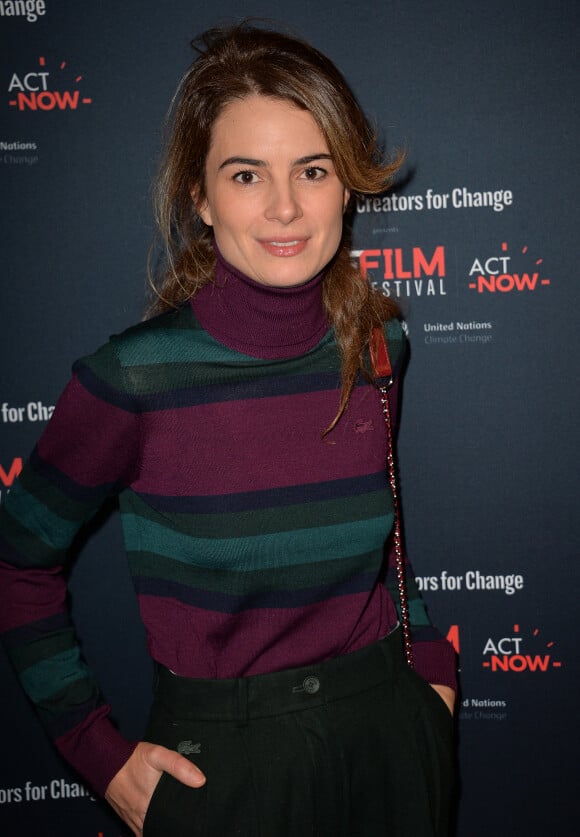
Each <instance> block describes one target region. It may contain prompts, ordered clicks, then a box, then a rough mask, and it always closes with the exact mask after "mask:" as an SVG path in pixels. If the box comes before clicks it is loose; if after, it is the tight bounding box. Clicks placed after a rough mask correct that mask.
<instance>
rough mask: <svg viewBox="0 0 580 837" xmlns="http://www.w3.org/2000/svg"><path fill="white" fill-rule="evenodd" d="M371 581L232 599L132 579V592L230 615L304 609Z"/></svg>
mask: <svg viewBox="0 0 580 837" xmlns="http://www.w3.org/2000/svg"><path fill="white" fill-rule="evenodd" d="M375 580H376V573H361V574H360V575H356V576H353V577H352V578H348V579H345V580H344V581H343V582H341V583H340V584H325V585H318V586H317V587H305V588H303V589H300V590H272V591H270V590H269V591H268V592H264V593H255V594H253V595H251V596H248V595H247V594H244V595H241V596H235V595H231V594H227V593H220V592H217V591H213V590H201V589H199V588H196V587H186V586H184V585H183V584H179V583H178V582H176V581H167V580H165V579H152V578H143V577H139V576H134V577H133V581H134V583H135V589H136V590H137V595H139V596H160V597H163V598H168V599H176V600H177V601H179V602H183V603H184V604H188V605H191V606H192V607H198V608H200V609H202V610H205V611H214V612H218V613H232V614H233V613H241V612H242V611H244V610H257V609H260V608H294V607H307V606H308V605H312V604H316V603H317V602H324V601H329V600H330V599H333V598H337V597H339V596H348V595H352V594H354V593H364V592H367V591H369V590H370V589H371V588H372V586H373V584H374V582H375Z"/></svg>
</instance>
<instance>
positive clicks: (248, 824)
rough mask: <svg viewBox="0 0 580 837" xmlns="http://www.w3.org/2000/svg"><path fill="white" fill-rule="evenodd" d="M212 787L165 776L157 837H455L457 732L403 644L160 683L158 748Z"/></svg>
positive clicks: (148, 835) (152, 809)
mask: <svg viewBox="0 0 580 837" xmlns="http://www.w3.org/2000/svg"><path fill="white" fill-rule="evenodd" d="M145 739H146V740H147V741H152V742H154V743H157V744H163V745H164V746H166V747H170V748H172V749H175V750H177V751H179V752H181V753H183V754H184V755H185V756H186V757H187V758H189V759H191V760H192V761H193V762H194V763H195V764H197V765H198V766H199V767H200V768H201V769H202V770H203V772H204V773H205V775H206V777H207V782H206V784H205V785H204V786H203V787H202V788H197V789H194V788H189V787H186V786H184V785H182V784H181V783H179V782H178V781H176V780H175V779H173V778H172V777H171V776H169V775H167V774H163V775H162V777H161V779H160V781H159V784H158V785H157V788H156V790H155V792H154V794H153V797H152V799H151V803H150V805H149V809H148V811H147V816H146V818H145V824H144V829H143V834H144V837H234V835H236V837H448V828H449V825H448V823H449V807H450V798H451V792H452V785H453V773H454V768H453V761H454V760H453V740H452V739H453V720H452V718H451V714H450V713H449V710H448V709H447V707H446V706H445V704H444V703H443V701H442V700H441V698H440V697H439V695H437V693H436V692H435V691H434V690H433V689H432V688H431V687H430V686H429V685H428V684H427V683H426V682H425V681H424V680H422V679H421V678H420V677H419V676H418V675H417V674H415V673H414V672H413V671H412V670H410V669H409V668H408V666H407V665H406V663H405V661H404V658H403V653H402V648H401V637H400V631H399V630H397V631H395V632H393V633H392V634H390V635H389V636H388V637H386V638H385V639H383V640H381V641H379V642H377V643H375V644H373V645H371V646H369V647H367V648H363V649H362V650H360V651H355V652H354V653H352V654H348V655H346V656H344V657H338V658H336V659H334V660H330V661H328V662H324V663H321V664H318V665H313V666H308V667H306V668H301V669H290V670H287V671H282V672H276V673H274V674H265V675H257V676H254V677H244V678H240V679H239V680H199V679H189V678H183V677H177V676H176V675H173V674H172V673H171V672H169V671H167V670H166V669H162V668H160V669H159V670H158V673H157V685H156V694H155V700H154V704H153V708H152V711H151V717H150V721H149V724H148V728H147V733H146V736H145Z"/></svg>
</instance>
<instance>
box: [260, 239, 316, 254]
mask: <svg viewBox="0 0 580 837" xmlns="http://www.w3.org/2000/svg"><path fill="white" fill-rule="evenodd" d="M307 243H308V239H307V238H292V239H270V240H264V239H259V244H260V245H261V246H262V247H263V248H264V250H265V251H266V252H267V253H268V254H269V255H270V256H278V257H282V258H286V257H290V256H298V255H300V253H302V252H303V250H304V248H305V247H306V245H307Z"/></svg>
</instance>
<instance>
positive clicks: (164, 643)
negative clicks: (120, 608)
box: [0, 261, 454, 794]
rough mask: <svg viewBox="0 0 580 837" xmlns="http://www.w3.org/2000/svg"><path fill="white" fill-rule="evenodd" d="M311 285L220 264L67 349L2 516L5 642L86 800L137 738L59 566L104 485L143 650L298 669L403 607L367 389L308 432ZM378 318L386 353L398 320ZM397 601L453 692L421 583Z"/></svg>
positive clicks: (331, 370)
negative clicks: (113, 498) (55, 399)
mask: <svg viewBox="0 0 580 837" xmlns="http://www.w3.org/2000/svg"><path fill="white" fill-rule="evenodd" d="M320 282H321V277H316V279H314V280H312V281H311V282H310V283H309V284H308V285H307V286H303V287H301V288H292V289H272V288H264V287H263V286H258V285H257V284H256V283H254V282H252V281H251V280H248V279H246V277H244V276H242V275H241V274H238V273H237V272H236V271H235V270H233V269H232V268H231V267H229V266H228V265H226V264H225V263H222V262H221V261H220V263H219V265H218V274H217V282H216V284H215V285H211V286H208V287H207V288H204V289H203V290H202V291H201V292H200V293H199V294H198V296H196V297H195V298H194V301H193V303H192V304H187V305H185V306H183V307H181V308H179V309H178V310H176V311H172V312H169V313H165V314H162V315H160V316H158V317H157V318H155V319H153V320H150V321H148V322H146V323H143V324H140V325H138V326H136V327H134V328H132V329H129V330H128V331H126V332H125V333H123V334H121V335H118V336H115V337H113V338H111V340H110V341H109V342H108V343H107V344H106V345H105V346H104V347H103V348H101V349H100V350H99V351H97V352H96V353H95V354H94V355H91V356H90V357H87V358H84V359H83V360H81V361H79V362H77V363H76V364H75V366H74V370H73V371H74V376H73V379H72V381H71V382H70V383H69V385H68V387H67V388H66V390H65V392H64V393H63V395H62V397H61V399H60V401H59V403H58V406H57V409H56V411H55V413H54V416H53V418H52V419H51V421H50V422H49V425H48V427H47V429H46V430H45V432H44V434H43V436H42V438H41V439H40V441H39V443H38V445H37V447H36V448H35V450H34V452H33V454H32V456H31V458H30V460H29V462H28V463H27V465H26V466H25V467H24V469H23V471H22V474H21V476H20V479H19V481H18V482H17V484H16V485H15V486H14V488H13V489H12V491H11V492H10V494H9V496H8V498H7V500H6V502H5V504H4V506H3V508H2V510H1V511H0V555H1V556H2V561H1V562H0V590H1V591H2V592H1V598H2V602H1V606H0V631H2V634H3V641H4V644H5V647H6V648H7V650H8V653H9V655H10V657H11V658H12V661H13V663H14V665H15V667H16V669H17V671H18V673H19V676H20V678H21V681H22V684H23V686H24V689H25V691H26V692H27V693H28V695H29V696H30V698H31V699H32V701H33V702H34V703H35V704H36V707H37V709H38V711H39V713H40V717H41V720H42V721H43V723H44V724H45V726H46V728H47V729H48V731H49V734H50V735H51V736H52V738H53V739H54V740H55V742H56V745H57V747H58V748H59V750H60V751H61V753H62V754H63V755H64V757H65V758H66V759H67V760H68V761H69V762H70V763H71V764H72V765H73V766H74V767H76V768H77V770H79V772H80V773H81V774H82V775H83V776H84V777H85V778H86V779H87V781H88V782H89V783H90V784H91V785H92V786H93V787H94V788H95V790H96V791H97V792H98V793H100V794H103V793H104V791H105V789H106V787H107V785H108V783H109V781H110V780H111V778H112V777H113V776H114V775H115V773H116V772H117V771H118V770H119V769H120V767H121V766H122V765H123V763H124V762H125V761H126V759H127V758H128V757H129V755H130V754H131V752H132V750H133V747H134V744H132V743H130V742H128V741H126V740H125V739H124V738H123V737H122V735H121V734H120V733H119V732H118V731H117V730H116V728H115V727H114V726H113V724H112V723H111V721H110V719H109V711H110V710H109V707H108V706H107V705H106V703H105V702H104V700H103V698H102V697H101V695H100V693H99V690H98V687H97V685H96V683H95V682H94V680H93V678H92V676H91V674H90V672H89V671H88V669H87V666H86V664H85V663H84V661H83V659H82V657H81V655H80V651H79V646H78V644H77V640H76V637H75V633H74V628H73V626H72V625H71V623H70V618H69V615H68V612H67V609H66V602H65V599H66V585H65V581H64V578H63V574H62V566H63V563H64V560H65V555H66V552H67V549H68V547H69V546H70V544H71V541H72V540H73V538H74V537H75V534H76V533H77V531H78V530H79V528H80V527H81V526H82V525H83V523H85V522H86V521H87V520H89V519H90V518H91V517H92V515H93V514H94V513H95V512H96V510H97V509H98V508H99V506H100V505H101V504H102V502H103V501H104V499H105V498H106V497H107V496H109V495H111V494H118V496H119V503H120V509H121V520H122V526H123V532H124V538H125V544H126V549H127V554H128V560H129V568H130V572H131V575H132V578H133V582H134V586H135V590H136V594H137V596H138V601H139V606H140V612H141V616H142V619H143V622H144V625H145V629H146V634H147V640H148V646H149V650H150V653H151V656H152V657H153V658H154V659H155V660H157V661H158V662H160V663H161V664H163V665H164V666H167V667H168V668H170V669H172V670H173V671H175V672H177V673H178V674H181V675H184V676H189V677H206V678H207V677H209V678H224V677H226V678H227V677H238V676H245V675H252V674H260V673H263V672H269V671H275V670H279V669H282V668H290V667H294V666H302V665H308V664H310V663H313V662H316V661H320V660H325V659H329V658H332V657H334V656H336V655H339V654H346V653H349V652H351V651H355V650H356V649H358V648H360V647H362V646H364V645H366V644H368V643H371V642H373V641H375V640H376V639H378V638H380V637H382V636H384V635H385V634H386V633H387V632H388V631H389V630H390V629H391V628H392V627H393V626H394V624H395V623H396V621H397V612H396V607H395V605H394V604H393V599H395V600H396V584H395V577H394V570H393V568H392V567H391V566H390V562H388V563H389V566H385V564H386V563H387V562H386V561H385V560H384V548H385V541H386V539H387V538H388V535H389V532H390V529H391V526H392V520H393V513H392V510H393V506H392V498H391V496H390V492H389V487H388V483H387V479H386V472H385V450H386V442H385V433H384V422H383V418H382V414H381V409H380V402H379V398H378V395H377V391H376V389H375V388H374V386H372V385H371V384H369V383H367V382H366V381H364V380H363V379H362V378H361V380H359V381H358V382H357V385H356V387H355V390H354V392H353V394H352V397H351V401H350V404H349V407H348V409H347V412H346V414H345V415H344V416H343V418H341V420H340V421H339V423H338V425H337V426H336V428H335V429H334V430H333V431H332V432H331V433H330V434H329V435H328V436H326V437H325V438H323V437H322V431H323V430H324V428H325V427H327V426H328V424H329V423H330V422H331V420H332V419H333V417H334V415H335V413H336V410H337V406H338V396H339V381H340V363H339V358H338V353H337V347H336V342H335V338H334V334H333V330H332V329H328V327H327V324H326V319H325V315H324V311H323V308H322V302H321V284H320ZM386 333H387V337H388V342H389V348H390V353H391V356H392V360H394V362H395V365H396V366H399V365H400V361H401V358H402V356H403V351H404V342H403V335H402V331H401V328H400V325H399V323H398V322H397V321H391V322H389V323H388V324H387V326H386ZM391 594H393V596H391ZM410 594H411V621H412V623H413V626H414V629H415V643H414V647H415V657H416V667H417V670H418V671H419V673H420V674H421V675H422V676H424V677H425V678H426V679H427V680H429V681H430V682H436V683H444V684H447V685H453V684H454V671H453V669H454V660H453V651H452V649H451V647H450V646H449V644H448V643H447V642H446V640H444V639H443V638H441V636H440V635H439V634H438V633H437V632H436V631H435V630H434V629H433V628H431V627H430V625H429V620H428V618H427V616H426V612H425V609H424V606H423V603H422V600H421V599H420V597H419V594H418V591H417V589H416V587H415V585H414V584H411V586H410Z"/></svg>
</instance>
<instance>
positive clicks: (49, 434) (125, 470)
mask: <svg viewBox="0 0 580 837" xmlns="http://www.w3.org/2000/svg"><path fill="white" fill-rule="evenodd" d="M138 442H139V425H138V417H137V416H135V415H133V414H131V413H127V412H125V411H124V410H121V409H119V408H118V407H113V406H111V405H110V404H106V403H105V402H104V401H100V400H99V399H98V398H95V397H94V396H93V395H91V394H90V393H88V392H87V391H86V390H85V389H84V388H83V387H82V386H81V385H80V383H79V382H78V380H76V379H75V378H73V379H72V381H71V382H70V383H69V384H68V386H67V388H66V389H65V391H64V393H63V394H62V396H61V398H60V400H59V402H58V405H57V408H56V411H55V416H54V420H53V421H51V422H49V423H48V426H47V428H46V430H45V431H44V433H43V435H42V437H41V439H40V441H39V443H38V453H39V455H40V457H41V458H42V459H43V460H44V461H45V462H47V463H48V464H49V465H52V466H54V467H55V468H56V469H57V470H59V471H62V472H64V474H65V475H66V476H67V477H69V479H71V480H73V482H75V483H78V484H79V485H81V486H85V487H87V486H88V487H91V488H94V487H96V486H100V487H103V486H105V487H106V486H109V485H111V484H118V483H119V482H122V483H123V484H127V483H128V482H130V480H131V478H132V476H133V472H134V471H136V469H137V465H138ZM103 493H105V492H103Z"/></svg>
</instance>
